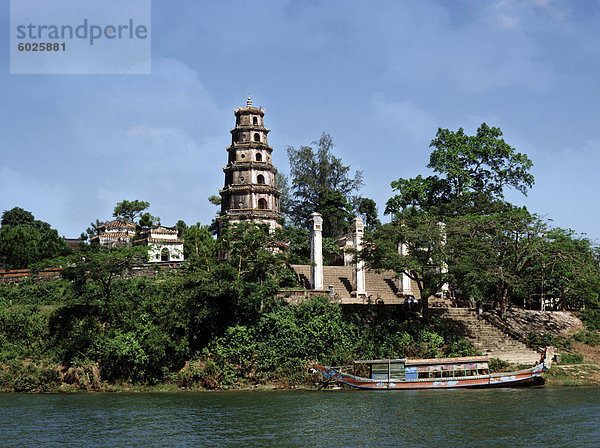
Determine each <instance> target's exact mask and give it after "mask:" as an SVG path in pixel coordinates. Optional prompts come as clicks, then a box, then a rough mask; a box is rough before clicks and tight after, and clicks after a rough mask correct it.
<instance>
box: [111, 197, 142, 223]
mask: <svg viewBox="0 0 600 448" xmlns="http://www.w3.org/2000/svg"><path fill="white" fill-rule="evenodd" d="M148 207H150V203H149V202H146V201H139V200H137V199H136V200H134V201H127V200H123V201H121V202H119V203H118V204H117V206H116V207H115V210H114V212H113V216H115V217H117V218H121V219H124V220H125V221H129V222H135V218H136V217H137V216H138V215H140V214H141V213H142V212H143V211H144V210H146V209H147V208H148Z"/></svg>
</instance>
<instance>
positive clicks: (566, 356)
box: [559, 353, 583, 364]
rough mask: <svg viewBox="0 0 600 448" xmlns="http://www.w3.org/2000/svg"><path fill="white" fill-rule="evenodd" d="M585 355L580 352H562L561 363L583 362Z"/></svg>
mask: <svg viewBox="0 0 600 448" xmlns="http://www.w3.org/2000/svg"><path fill="white" fill-rule="evenodd" d="M582 362H583V355H582V354H580V353H561V356H560V363H559V364H581V363H582Z"/></svg>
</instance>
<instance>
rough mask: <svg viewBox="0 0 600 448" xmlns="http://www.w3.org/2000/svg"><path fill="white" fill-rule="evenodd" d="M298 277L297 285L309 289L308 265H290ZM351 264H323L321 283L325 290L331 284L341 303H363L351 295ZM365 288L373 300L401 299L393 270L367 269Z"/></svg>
mask: <svg viewBox="0 0 600 448" xmlns="http://www.w3.org/2000/svg"><path fill="white" fill-rule="evenodd" d="M291 267H292V269H293V270H294V272H296V276H297V278H298V283H299V286H300V287H302V288H305V289H310V266H309V265H292V266H291ZM352 269H353V268H352V266H324V267H323V285H324V288H325V290H328V289H329V285H333V288H334V292H335V294H336V295H337V297H338V298H339V300H340V302H341V303H343V304H353V303H363V299H362V298H356V297H352V296H351V293H352ZM365 289H366V291H367V294H368V295H369V296H371V298H372V299H373V301H375V300H376V299H378V298H379V299H381V300H382V301H383V303H384V304H386V305H392V304H400V303H402V302H403V299H402V298H400V297H398V295H397V293H398V280H397V279H395V278H394V273H393V272H382V273H377V272H375V271H371V270H367V272H366V283H365Z"/></svg>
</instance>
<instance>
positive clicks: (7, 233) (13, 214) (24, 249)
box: [0, 207, 68, 269]
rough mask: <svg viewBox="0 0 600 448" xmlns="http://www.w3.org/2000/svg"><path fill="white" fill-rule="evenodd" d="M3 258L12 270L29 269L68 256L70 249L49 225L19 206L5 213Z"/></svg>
mask: <svg viewBox="0 0 600 448" xmlns="http://www.w3.org/2000/svg"><path fill="white" fill-rule="evenodd" d="M1 222H2V227H0V258H3V259H4V263H5V265H6V267H8V268H9V269H22V268H27V267H29V266H30V265H32V264H35V263H38V262H40V261H42V260H45V259H48V258H52V257H57V256H60V255H65V254H66V253H67V252H68V247H67V244H66V243H65V241H64V240H63V239H62V238H60V237H59V236H58V232H57V231H56V230H54V229H52V228H51V226H50V224H48V223H47V222H44V221H39V220H36V219H35V218H34V216H33V215H32V214H31V213H30V212H28V211H26V210H23V209H22V208H20V207H15V208H13V209H11V210H8V211H5V212H4V213H3V214H2V220H1Z"/></svg>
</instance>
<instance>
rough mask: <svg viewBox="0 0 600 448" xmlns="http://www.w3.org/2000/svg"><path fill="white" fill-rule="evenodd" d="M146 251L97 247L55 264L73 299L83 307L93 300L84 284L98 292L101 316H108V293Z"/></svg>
mask: <svg viewBox="0 0 600 448" xmlns="http://www.w3.org/2000/svg"><path fill="white" fill-rule="evenodd" d="M147 257H148V251H147V248H146V247H141V246H136V247H129V248H119V249H112V248H108V247H104V246H101V247H99V248H97V250H95V251H92V250H89V249H87V250H86V249H84V250H83V251H81V252H80V253H77V254H76V255H73V256H71V257H69V258H67V259H65V260H56V261H55V263H57V264H61V265H62V266H63V268H62V270H61V275H62V277H63V278H65V279H67V280H70V281H72V282H73V285H74V288H75V294H76V299H77V300H79V301H83V302H85V303H86V304H89V303H90V299H91V298H92V297H93V295H92V294H90V289H89V288H88V284H91V285H92V286H93V287H94V286H95V287H96V288H98V289H99V290H100V291H101V300H102V302H103V306H104V309H105V312H107V313H110V312H111V293H112V286H113V282H114V280H115V279H117V278H119V277H120V276H122V275H123V274H125V273H127V272H129V271H130V270H131V269H132V268H133V266H134V265H135V264H136V263H139V262H140V261H146V260H147Z"/></svg>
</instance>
